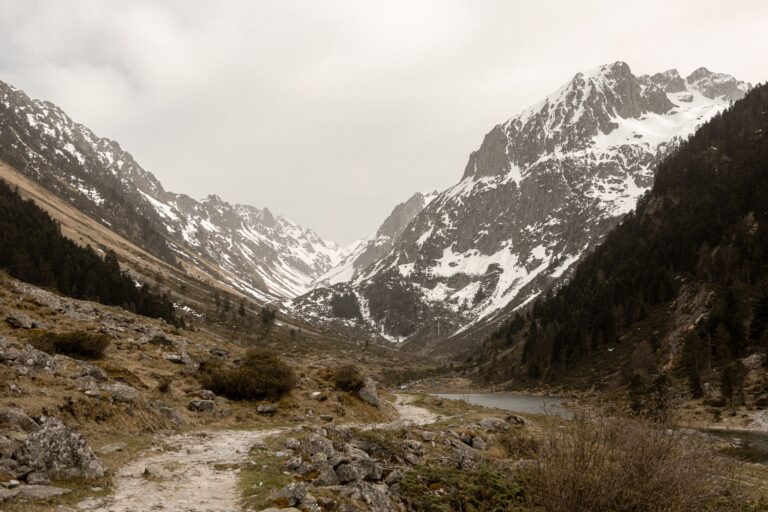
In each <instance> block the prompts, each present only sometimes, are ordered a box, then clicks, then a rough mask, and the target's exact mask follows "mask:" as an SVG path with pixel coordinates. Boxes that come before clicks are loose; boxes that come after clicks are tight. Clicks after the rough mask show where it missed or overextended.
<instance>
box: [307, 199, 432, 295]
mask: <svg viewBox="0 0 768 512" xmlns="http://www.w3.org/2000/svg"><path fill="white" fill-rule="evenodd" d="M435 197H437V191H435V192H432V193H429V194H422V193H421V192H416V193H415V194H413V195H412V196H411V197H410V198H409V199H408V200H407V201H405V202H404V203H400V204H398V205H397V206H395V208H394V209H393V210H392V213H390V214H389V216H388V217H387V218H386V219H385V220H384V222H383V223H382V224H381V226H380V227H379V229H378V230H377V231H376V236H375V237H374V238H372V239H370V240H357V241H355V242H354V243H353V244H352V245H350V246H349V247H348V248H347V249H345V252H346V254H345V255H344V256H343V257H342V258H341V259H340V261H339V263H338V264H336V266H334V267H333V268H332V269H330V270H329V271H327V272H326V273H325V274H323V275H322V276H320V277H319V278H318V279H317V281H316V282H315V286H329V285H334V284H338V283H343V282H346V281H351V280H354V279H355V278H357V277H358V276H359V275H360V273H361V272H362V271H363V270H365V269H366V268H367V267H368V266H369V265H371V264H372V263H374V262H376V261H378V260H379V259H380V258H382V257H384V256H385V255H386V254H387V253H388V252H389V251H391V250H392V247H394V245H395V243H396V242H397V240H398V238H399V237H400V235H401V234H402V233H403V231H404V230H405V228H406V227H407V226H408V224H409V223H410V222H411V220H413V218H414V217H415V216H416V215H418V214H419V213H420V212H421V211H422V210H423V209H424V207H425V206H426V205H428V204H429V203H430V202H431V201H432V200H433V199H434V198H435Z"/></svg>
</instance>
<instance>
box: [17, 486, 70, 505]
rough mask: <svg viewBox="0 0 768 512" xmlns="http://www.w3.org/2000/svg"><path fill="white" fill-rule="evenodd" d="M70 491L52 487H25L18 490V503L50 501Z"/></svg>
mask: <svg viewBox="0 0 768 512" xmlns="http://www.w3.org/2000/svg"><path fill="white" fill-rule="evenodd" d="M69 492H70V490H69V489H64V488H62V487H52V486H50V485H23V486H21V487H19V488H18V489H16V496H15V498H16V500H17V501H21V502H24V501H41V500H49V499H51V498H55V497H57V496H63V495H64V494H67V493H69Z"/></svg>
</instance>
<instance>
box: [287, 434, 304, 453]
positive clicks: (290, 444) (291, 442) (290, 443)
mask: <svg viewBox="0 0 768 512" xmlns="http://www.w3.org/2000/svg"><path fill="white" fill-rule="evenodd" d="M285 447H286V448H287V449H288V450H294V451H295V450H298V449H299V448H301V442H300V441H299V440H298V439H296V438H295V437H289V438H288V439H286V440H285Z"/></svg>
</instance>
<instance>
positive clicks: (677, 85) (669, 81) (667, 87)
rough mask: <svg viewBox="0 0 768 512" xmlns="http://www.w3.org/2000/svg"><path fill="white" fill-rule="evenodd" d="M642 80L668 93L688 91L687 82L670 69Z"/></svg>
mask: <svg viewBox="0 0 768 512" xmlns="http://www.w3.org/2000/svg"><path fill="white" fill-rule="evenodd" d="M640 78H641V79H642V80H647V81H649V82H650V83H652V84H654V85H655V86H656V87H658V88H659V89H661V90H662V91H664V92H666V93H674V92H683V91H686V90H687V89H686V87H685V81H684V80H683V77H681V76H680V73H679V72H678V71H677V70H676V69H668V70H667V71H662V72H661V73H656V74H655V75H653V76H648V75H643V76H642V77H640Z"/></svg>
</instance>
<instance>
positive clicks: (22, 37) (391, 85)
mask: <svg viewBox="0 0 768 512" xmlns="http://www.w3.org/2000/svg"><path fill="white" fill-rule="evenodd" d="M766 15H768V4H766V3H765V2H762V1H757V0H755V1H736V2H729V5H728V9H727V10H726V9H723V8H722V2H719V1H714V0H703V1H680V2H661V1H651V2H633V3H625V2H609V1H602V0H601V1H590V2H572V1H559V2H555V1H540V2H528V1H510V0H483V1H478V2H470V1H453V0H423V1H421V0H419V1H391V2H374V1H354V2H342V1H323V2H316V1H312V0H307V1H301V2H299V1H281V2H272V1H260V0H254V1H248V2H246V1H231V2H217V1H203V0H178V1H167V2H159V1H154V0H152V1H150V0H133V1H127V0H126V1H118V0H82V1H75V0H48V1H44V0H39V1H30V0H18V1H16V0H6V1H5V2H3V16H2V19H0V80H4V81H7V82H9V83H12V84H14V85H16V86H17V87H20V88H22V89H24V90H26V91H27V92H28V93H30V94H32V95H33V96H36V97H40V98H44V99H49V100H51V101H53V102H55V103H58V104H59V105H60V106H62V108H64V109H65V110H67V111H68V112H69V113H70V114H71V115H72V116H73V117H74V118H75V119H76V120H78V121H80V122H83V123H85V124H87V125H89V126H90V127H92V128H93V129H94V130H95V131H96V132H97V133H99V134H100V135H102V136H107V137H111V138H114V139H117V140H118V141H120V142H121V144H122V145H123V146H124V147H125V148H126V149H128V150H129V151H131V152H132V153H133V154H134V156H136V158H137V159H138V160H139V161H140V162H141V163H142V164H143V165H144V166H145V167H146V168H147V169H148V170H150V171H152V172H153V173H155V174H156V175H157V176H158V177H159V178H160V179H161V180H162V181H163V182H164V183H165V184H166V186H167V187H168V188H170V189H172V190H175V191H179V192H186V193H189V194H191V195H194V196H198V197H199V196H203V195H206V194H209V193H217V194H219V195H221V196H222V197H224V198H225V199H227V200H229V201H236V202H243V203H250V204H254V205H256V206H268V207H269V208H270V209H271V210H272V211H275V212H278V213H280V214H283V215H285V216H287V217H289V218H291V219H292V220H294V221H296V222H298V223H300V224H302V225H305V226H308V227H312V228H314V229H316V230H317V231H318V232H319V233H320V234H321V235H323V236H325V237H327V238H329V239H333V240H336V241H339V242H342V243H347V242H350V241H351V240H352V239H354V238H358V237H363V236H367V235H370V234H372V233H373V232H374V231H375V230H376V228H377V225H378V223H379V222H380V221H381V220H382V219H383V218H384V217H385V216H386V214H387V213H388V212H389V210H390V209H391V208H392V207H393V205H394V204H395V203H397V202H400V201H402V200H404V199H406V198H407V197H408V196H410V194H411V193H412V192H414V191H416V190H421V191H426V190H433V189H435V188H438V189H442V188H444V187H447V186H449V185H451V184H453V183H454V182H455V181H457V180H458V178H459V177H460V175H461V172H462V170H463V167H464V164H465V163H466V159H467V157H468V155H469V153H470V151H472V150H473V149H475V148H476V147H477V146H478V145H479V143H480V141H481V140H482V137H483V135H484V134H485V132H487V131H488V130H489V129H490V128H491V127H492V126H493V125H494V124H496V123H498V122H501V121H503V120H504V119H505V118H507V117H509V116H511V115H513V114H514V113H516V112H517V111H519V110H520V109H522V108H524V107H526V106H527V105H529V104H530V103H533V102H535V101H537V100H539V99H540V98H541V97H543V96H544V95H545V94H547V93H549V92H551V91H552V90H554V89H555V88H557V87H558V86H559V85H560V84H561V83H563V82H565V81H566V80H567V79H568V78H570V76H572V75H573V74H574V73H575V72H576V71H578V70H580V69H585V68H591V67H594V66H595V65H597V64H600V63H603V62H608V61H613V60H618V59H621V60H625V61H627V62H628V63H629V64H630V65H631V66H632V68H633V70H634V71H635V72H640V73H644V72H655V71H659V70H663V69H667V68H669V67H678V68H680V70H681V72H683V73H684V74H685V73H687V72H690V71H691V70H692V69H693V68H695V67H698V66H700V65H706V66H708V67H710V68H711V69H714V70H718V71H724V72H728V73H731V74H734V75H736V76H738V77H739V78H740V79H743V80H749V81H752V82H758V81H763V80H765V76H766V68H765V64H764V63H765V62H767V61H768V59H766V53H767V52H768V48H767V47H766V45H765V44H764V43H763V38H764V22H765V20H766V19H768V17H767V16H766Z"/></svg>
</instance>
